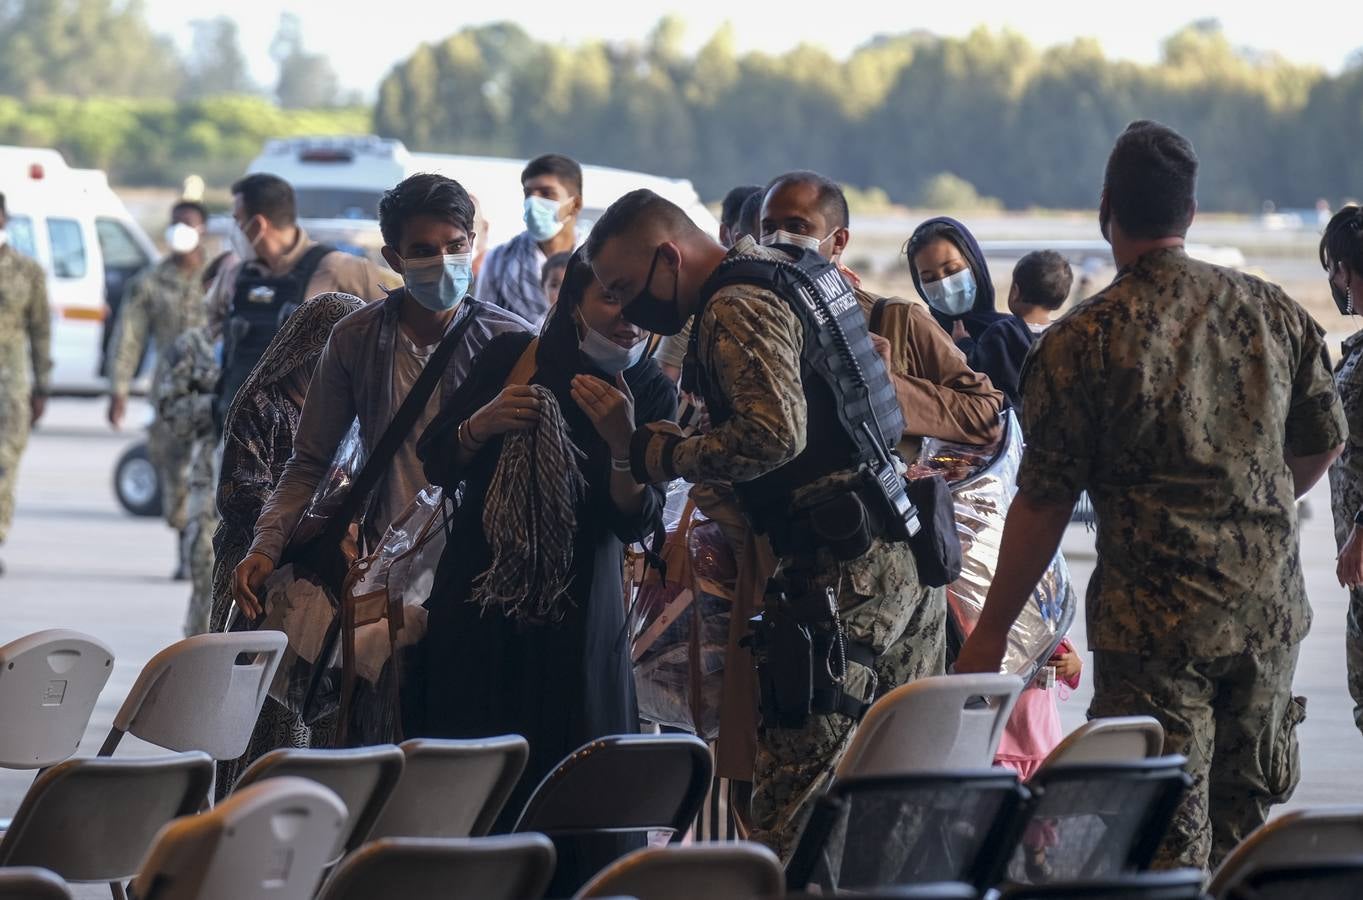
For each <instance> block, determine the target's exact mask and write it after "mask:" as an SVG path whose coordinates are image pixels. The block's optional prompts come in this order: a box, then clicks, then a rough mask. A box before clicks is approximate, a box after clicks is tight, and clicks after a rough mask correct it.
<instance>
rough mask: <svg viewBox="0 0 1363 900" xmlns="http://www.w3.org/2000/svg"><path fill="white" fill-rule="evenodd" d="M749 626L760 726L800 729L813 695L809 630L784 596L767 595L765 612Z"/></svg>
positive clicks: (811, 645)
mask: <svg viewBox="0 0 1363 900" xmlns="http://www.w3.org/2000/svg"><path fill="white" fill-rule="evenodd" d="M773 601H775V602H773ZM751 625H752V635H753V640H752V648H753V657H754V659H755V660H756V663H757V680H758V684H759V687H760V689H761V711H762V724H763V726H764V727H767V728H800V727H802V726H803V725H804V724H805V721H806V720H807V719H808V718H809V712H810V704H811V702H812V701H813V696H814V683H813V670H814V666H813V641H812V640H811V638H810V633H809V628H808V627H806V626H805V625H803V624H801V623H800V622H798V621H797V620H796V619H795V617H794V616H793V615H792V614H791V612H790V608H789V604H787V603H786V601H785V595H784V594H775V595H773V594H770V593H769V594H768V595H767V605H766V608H765V610H764V611H763V612H762V614H760V615H757V616H754V617H753V618H752V619H751Z"/></svg>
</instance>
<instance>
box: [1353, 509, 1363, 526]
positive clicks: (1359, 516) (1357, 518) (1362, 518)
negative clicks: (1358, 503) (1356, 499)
mask: <svg viewBox="0 0 1363 900" xmlns="http://www.w3.org/2000/svg"><path fill="white" fill-rule="evenodd" d="M1354 524H1355V525H1363V509H1360V510H1359V511H1358V512H1356V513H1354Z"/></svg>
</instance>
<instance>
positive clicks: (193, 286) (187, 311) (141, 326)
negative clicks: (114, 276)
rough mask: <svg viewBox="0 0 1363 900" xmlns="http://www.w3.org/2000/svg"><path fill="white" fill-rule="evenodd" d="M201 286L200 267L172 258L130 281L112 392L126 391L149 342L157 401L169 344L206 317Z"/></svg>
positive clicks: (114, 347)
mask: <svg viewBox="0 0 1363 900" xmlns="http://www.w3.org/2000/svg"><path fill="white" fill-rule="evenodd" d="M202 285H203V277H202V276H201V274H200V272H199V270H197V269H195V270H193V271H190V272H185V271H184V270H182V269H181V268H180V267H179V266H178V265H176V263H175V260H174V259H173V258H167V259H164V260H162V261H161V262H159V263H156V264H155V265H153V266H151V267H150V268H148V269H145V270H143V271H142V272H141V273H140V274H139V275H138V276H137V277H136V278H134V279H133V280H132V282H130V283H129V284H128V287H127V289H126V291H125V292H124V295H123V302H122V304H120V305H119V308H118V320H117V322H116V323H115V325H114V336H113V340H112V341H111V343H110V350H111V353H112V358H113V362H112V364H111V366H110V381H111V390H112V393H114V394H115V395H116V396H120V397H126V396H127V395H128V384H129V382H131V381H132V378H133V376H134V375H135V374H137V364H138V363H139V362H141V360H142V354H143V352H145V351H146V349H147V344H148V342H151V343H154V344H155V345H156V353H157V360H156V374H155V375H153V376H152V385H153V395H152V402H153V403H155V401H156V395H155V390H156V387H155V386H156V385H157V384H158V383H159V382H160V380H161V377H162V374H163V373H164V372H165V370H166V369H167V368H168V367H169V366H170V364H171V363H170V360H171V353H170V348H171V345H172V344H174V343H175V339H176V338H178V337H179V336H180V335H182V334H184V333H185V332H186V331H188V330H189V329H191V328H198V327H201V326H202V325H203V324H204V323H205V322H206V321H207V315H206V312H205V310H204V291H203V286H202ZM185 455H186V456H187V455H188V454H185Z"/></svg>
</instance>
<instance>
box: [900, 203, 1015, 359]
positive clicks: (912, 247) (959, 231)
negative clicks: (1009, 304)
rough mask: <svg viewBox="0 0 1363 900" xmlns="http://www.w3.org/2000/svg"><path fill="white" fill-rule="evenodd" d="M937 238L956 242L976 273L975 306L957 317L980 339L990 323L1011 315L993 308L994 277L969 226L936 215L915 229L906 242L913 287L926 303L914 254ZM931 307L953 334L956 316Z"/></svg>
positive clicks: (972, 334)
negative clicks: (991, 275)
mask: <svg viewBox="0 0 1363 900" xmlns="http://www.w3.org/2000/svg"><path fill="white" fill-rule="evenodd" d="M937 238H944V239H946V240H948V241H951V243H953V244H955V245H956V249H957V250H960V251H961V255H962V256H964V257H965V261H966V263H967V264H968V265H969V266H970V271H971V273H972V274H973V275H974V276H975V305H974V307H972V308H971V310H970V312H968V313H966V314H965V315H963V316H959V317H958V318H960V320H961V321H962V322H964V323H965V330H966V331H968V332H970V337H971V339H972V340H978V339H979V337H980V335H982V334H984V332H985V330H986V329H988V328H989V326H990V325H993V324H994V323H995V322H997V321H999V320H1000V319H1006V318H1008V316H1007V315H1006V314H1004V313H1001V312H999V311H998V310H997V309H995V307H994V280H993V279H992V278H990V277H989V266H987V265H986V264H985V261H984V251H982V250H981V249H980V245H979V242H978V241H976V240H975V235H973V234H971V233H970V230H969V229H968V228H966V227H965V226H964V225H963V224H961V223H960V222H958V221H957V220H955V219H953V218H950V217H949V216H937V217H936V218H932V219H928V220H927V221H926V222H924V223H922V224H921V225H919V226H918V227H917V228H915V229H914V230H913V235H912V236H911V237H910V238H909V240H908V243H907V244H905V245H904V252H905V255H907V256H908V258H909V274H910V275H912V276H913V286H914V287H915V288H917V289H918V296H920V297H922V298H923V300H924V302H927V299H928V298H927V294H925V293H924V292H923V280H922V279H921V278H919V276H918V266H916V265H914V262H913V256H914V253H916V252H917V251H918V250H919V249H920V248H921V247H922V246H924V245H925V244H927V243H928V242H929V241H932V240H935V239H937ZM928 309H930V310H932V317H933V318H934V319H936V320H937V324H938V325H941V326H942V328H943V329H944V330H945V331H946V332H947V334H950V333H951V329H952V325H953V324H954V323H955V319H954V318H953V317H951V316H948V315H946V314H944V313H941V312H938V311H937V310H936V309H933V307H932V304H928Z"/></svg>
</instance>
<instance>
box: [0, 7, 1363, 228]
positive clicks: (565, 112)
mask: <svg viewBox="0 0 1363 900" xmlns="http://www.w3.org/2000/svg"><path fill="white" fill-rule="evenodd" d="M684 37H685V35H684V27H683V24H682V23H681V21H680V20H678V19H676V18H665V19H663V20H662V21H661V22H659V24H658V25H657V27H656V28H655V29H654V30H653V32H652V33H651V34H650V35H648V36H647V38H646V39H645V40H643V41H640V42H635V43H627V44H616V43H606V42H601V41H590V42H584V43H580V44H576V45H571V46H569V45H563V44H558V43H546V42H542V41H537V40H535V39H533V38H532V37H531V36H529V35H528V34H527V33H526V32H525V31H523V30H522V29H520V28H519V27H517V26H515V25H511V24H495V25H487V26H480V27H476V28H468V29H464V30H462V31H460V32H458V33H456V34H454V35H451V36H450V37H448V38H445V39H443V40H441V41H438V42H434V43H428V44H424V45H422V46H420V47H419V48H418V49H417V50H416V51H415V52H414V53H413V54H412V55H411V56H410V57H408V58H407V59H404V60H402V61H400V62H399V63H398V64H397V65H395V66H394V67H393V68H392V70H391V71H390V72H389V74H388V75H387V76H386V77H385V78H384V79H383V81H382V83H381V84H380V85H379V86H378V90H377V98H376V100H375V102H374V103H373V104H372V106H371V105H365V104H361V103H358V102H356V101H355V99H354V98H350V99H349V100H347V99H346V98H343V97H342V96H341V95H340V92H339V89H338V85H337V80H336V77H335V73H334V71H333V70H332V67H331V65H330V63H329V62H328V60H327V59H326V57H325V56H323V55H322V54H319V53H317V52H310V51H309V50H308V49H307V48H306V47H305V42H304V35H303V33H302V30H301V28H300V27H299V23H298V21H297V19H295V18H293V17H291V16H288V15H287V14H286V15H284V16H281V20H280V24H279V29H278V34H277V36H276V39H275V41H274V43H273V44H272V46H271V52H272V57H273V58H274V60H275V62H276V63H277V65H278V78H277V80H276V81H275V83H274V84H273V85H269V86H265V85H260V84H257V83H256V82H255V81H253V79H252V77H251V75H250V73H249V71H248V67H247V66H246V63H245V59H244V55H243V53H242V51H241V48H240V46H239V44H238V40H237V30H236V25H235V23H234V22H233V21H232V20H231V19H229V18H226V17H219V18H216V19H210V20H203V21H198V22H195V23H193V40H192V43H191V45H190V46H189V47H187V48H185V49H183V50H182V49H180V48H177V47H175V46H174V45H173V43H172V42H170V41H169V40H168V39H166V38H165V37H163V36H159V35H157V34H155V33H154V32H153V31H152V30H151V29H150V28H149V27H148V25H147V23H146V21H145V17H144V14H143V10H142V7H141V4H140V2H139V0H0V61H3V62H2V64H0V143H15V144H29V145H38V146H55V147H58V148H59V149H61V150H63V151H64V152H65V153H66V154H67V156H68V158H69V159H70V160H71V161H72V162H73V163H74V164H77V165H84V166H98V167H101V168H105V169H108V170H109V171H110V173H111V175H112V177H113V178H114V179H115V180H116V181H119V182H123V183H131V184H175V183H178V181H179V180H180V179H181V178H182V177H183V176H184V175H186V174H188V173H191V172H196V173H199V174H201V175H203V176H205V177H206V178H207V179H209V180H210V182H214V183H223V182H225V181H227V180H229V179H230V178H232V177H234V176H235V175H237V174H239V173H240V172H241V170H242V168H243V167H244V166H245V164H246V163H247V161H249V160H250V158H251V157H253V156H254V155H255V154H256V153H257V152H259V149H260V147H261V145H262V143H263V142H264V141H265V140H266V139H268V138H271V137H285V136H291V135H300V134H341V133H365V132H374V133H378V134H381V135H384V136H388V137H396V138H401V139H402V140H404V141H405V142H406V143H407V145H408V146H409V147H410V148H411V149H413V150H426V151H446V152H458V153H482V154H491V155H499V156H529V155H533V154H536V153H539V152H544V151H546V150H557V151H559V152H563V153H568V154H570V155H573V156H575V157H577V158H579V159H582V160H586V161H590V162H593V163H599V164H605V165H616V166H621V167H625V168H633V169H642V170H645V171H650V172H656V173H659V174H667V175H676V176H684V177H688V178H690V179H692V181H693V182H695V184H696V186H697V188H698V189H699V190H700V191H701V194H702V196H704V197H706V198H707V199H715V198H718V197H719V196H721V195H722V194H723V193H724V191H726V190H727V189H728V188H729V187H730V186H732V185H734V184H739V183H748V182H755V183H760V182H762V181H765V180H766V179H767V178H769V177H770V176H771V175H772V174H774V173H777V172H780V171H784V170H786V169H790V168H795V167H807V168H813V169H817V170H819V171H821V172H824V173H825V174H827V175H829V176H831V177H834V178H836V179H838V180H839V181H841V182H843V183H844V184H847V185H849V186H851V187H855V188H859V189H862V190H860V191H858V192H857V196H861V197H871V198H876V199H877V202H880V201H883V200H885V199H888V200H889V201H893V202H896V203H908V204H924V205H932V206H944V205H952V204H993V205H1004V206H1007V207H1009V208H1014V209H1025V208H1031V207H1049V208H1086V207H1091V206H1093V205H1094V203H1095V202H1096V199H1097V192H1098V186H1099V182H1100V179H1101V176H1102V168H1103V163H1104V161H1105V159H1106V156H1107V152H1108V149H1109V148H1110V147H1111V144H1112V140H1113V138H1114V137H1115V135H1116V134H1117V133H1118V132H1120V131H1121V129H1122V128H1123V127H1124V126H1125V125H1126V123H1127V122H1129V121H1130V120H1132V119H1136V118H1155V119H1159V120H1161V121H1164V122H1167V123H1168V124H1170V125H1173V126H1174V127H1176V128H1179V129H1180V130H1182V131H1184V132H1185V133H1186V134H1187V135H1188V136H1189V137H1190V138H1191V139H1192V140H1193V142H1194V144H1195V145H1196V147H1197V149H1198V152H1199V154H1200V155H1201V157H1202V159H1203V161H1204V167H1203V176H1202V180H1201V187H1200V191H1199V202H1200V204H1201V205H1202V207H1203V208H1204V209H1210V210H1233V211H1242V212H1247V211H1254V210H1257V209H1258V208H1259V206H1260V204H1261V203H1263V202H1264V201H1266V200H1271V201H1274V202H1275V203H1277V204H1278V205H1279V206H1309V205H1311V204H1313V203H1314V202H1315V200H1316V199H1317V198H1318V197H1325V198H1327V199H1329V200H1331V201H1332V202H1337V201H1338V200H1339V199H1340V198H1343V197H1347V196H1357V195H1358V194H1359V193H1363V154H1359V153H1358V151H1357V149H1356V148H1357V147H1359V146H1363V56H1360V57H1359V58H1358V59H1356V61H1355V64H1353V65H1350V66H1347V67H1346V68H1345V69H1344V70H1343V71H1342V72H1340V73H1339V74H1334V75H1332V74H1329V73H1326V72H1324V71H1321V70H1319V69H1316V68H1312V67H1307V66H1301V65H1296V64H1293V63H1290V62H1288V61H1286V60H1283V59H1281V58H1279V57H1277V56H1275V55H1273V54H1269V53H1261V52H1254V51H1249V50H1245V49H1241V48H1237V47H1235V46H1233V45H1232V44H1231V43H1230V42H1229V41H1228V40H1227V38H1226V37H1225V35H1224V34H1223V33H1222V32H1221V30H1220V28H1219V27H1218V26H1217V25H1216V23H1214V22H1200V23H1194V24H1192V25H1189V26H1188V27H1185V28H1183V29H1181V30H1180V31H1178V32H1176V33H1175V34H1173V35H1172V36H1170V37H1169V38H1168V39H1167V40H1166V41H1165V42H1164V45H1163V48H1162V52H1161V55H1160V59H1159V61H1158V62H1157V63H1155V64H1153V65H1140V64H1136V63H1131V62H1126V61H1120V60H1112V59H1107V58H1106V57H1104V55H1103V54H1102V52H1101V50H1100V48H1099V47H1098V45H1097V43H1096V42H1094V41H1092V40H1089V39H1079V40H1076V41H1074V42H1072V43H1069V44H1064V45H1060V46H1055V47H1049V48H1038V47H1036V46H1034V45H1032V44H1030V43H1029V42H1028V41H1027V40H1026V39H1024V38H1022V37H1020V36H1019V35H1017V34H1014V33H1011V32H1008V31H992V30H987V29H980V30H977V31H976V32H974V33H972V34H970V35H969V36H967V37H964V38H943V37H938V36H934V35H931V34H927V33H921V32H915V33H910V34H902V35H888V36H881V37H877V38H875V39H873V40H871V41H869V42H867V43H866V44H864V45H863V46H862V47H860V48H859V49H857V50H856V51H855V52H853V53H852V54H851V55H850V56H849V57H847V58H846V59H837V58H834V57H832V56H830V55H829V54H828V53H826V52H824V51H822V50H820V49H818V48H816V47H813V46H809V45H804V46H800V47H797V48H795V49H793V50H790V51H789V52H786V53H782V54H765V53H742V54H740V53H738V52H737V51H736V49H735V41H734V33H733V31H732V29H731V28H728V27H725V28H722V29H720V30H719V31H718V32H716V33H715V34H714V35H713V36H711V37H710V38H709V40H707V41H706V42H705V43H704V45H703V46H701V47H700V49H699V50H698V51H696V52H694V53H687V52H684V51H683V49H682V48H683V46H684Z"/></svg>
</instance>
